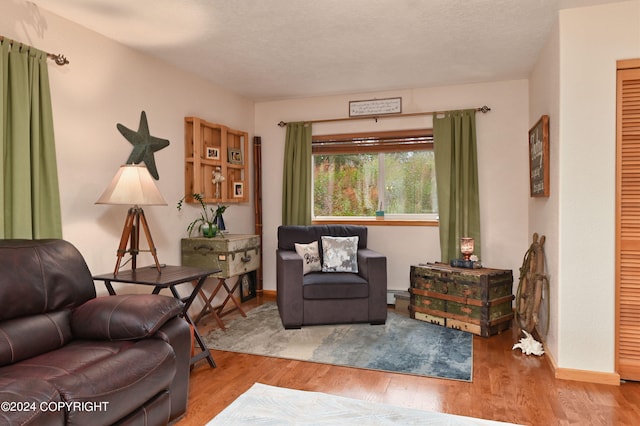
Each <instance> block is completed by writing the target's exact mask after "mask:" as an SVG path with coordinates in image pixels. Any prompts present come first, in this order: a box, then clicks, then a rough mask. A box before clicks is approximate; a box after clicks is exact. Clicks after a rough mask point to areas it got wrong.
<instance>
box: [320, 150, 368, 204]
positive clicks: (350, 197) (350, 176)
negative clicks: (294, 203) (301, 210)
mask: <svg viewBox="0 0 640 426" xmlns="http://www.w3.org/2000/svg"><path fill="white" fill-rule="evenodd" d="M313 162H314V168H313V173H314V174H313V214H314V216H373V215H374V214H375V211H376V210H377V206H378V188H377V186H378V154H348V155H314V156H313Z"/></svg>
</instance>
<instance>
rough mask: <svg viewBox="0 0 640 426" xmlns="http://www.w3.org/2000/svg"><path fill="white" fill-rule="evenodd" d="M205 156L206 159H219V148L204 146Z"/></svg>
mask: <svg viewBox="0 0 640 426" xmlns="http://www.w3.org/2000/svg"><path fill="white" fill-rule="evenodd" d="M206 148H207V149H206V152H205V157H206V158H207V160H219V159H220V148H216V147H214V146H208V147H206Z"/></svg>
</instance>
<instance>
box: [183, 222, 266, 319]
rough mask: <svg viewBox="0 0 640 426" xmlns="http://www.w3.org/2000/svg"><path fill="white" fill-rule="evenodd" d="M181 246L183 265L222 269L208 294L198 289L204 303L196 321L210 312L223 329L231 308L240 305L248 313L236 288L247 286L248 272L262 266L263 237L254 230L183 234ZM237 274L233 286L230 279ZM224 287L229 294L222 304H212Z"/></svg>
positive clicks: (240, 309)
mask: <svg viewBox="0 0 640 426" xmlns="http://www.w3.org/2000/svg"><path fill="white" fill-rule="evenodd" d="M181 250H182V264H183V265H188V266H195V267H214V268H218V269H219V272H218V273H216V274H214V275H213V277H216V278H218V285H217V286H216V288H215V289H214V290H213V292H212V293H211V294H210V295H209V296H208V297H207V295H206V294H205V293H204V292H203V291H202V290H199V294H200V296H201V298H202V300H203V302H204V306H203V307H202V310H201V311H200V313H199V314H198V315H197V316H196V317H195V322H196V323H197V322H198V321H200V319H201V318H202V317H203V316H205V315H207V314H211V315H213V317H214V319H215V320H216V322H217V323H218V326H219V327H220V328H221V329H223V330H224V329H225V326H224V323H223V322H222V317H223V316H224V315H226V314H228V313H229V312H232V311H234V310H236V309H237V310H238V311H239V312H240V314H241V315H242V316H243V317H246V316H247V315H246V313H245V312H244V310H243V309H242V307H241V305H240V302H239V301H238V298H237V297H236V296H235V292H236V290H237V289H238V288H239V287H241V286H243V287H244V286H245V285H244V284H243V283H246V282H247V280H248V279H249V273H251V272H253V271H255V270H256V269H258V267H259V266H260V254H261V253H260V237H259V236H258V235H252V234H223V235H221V236H218V237H214V238H183V239H182V241H181ZM236 276H237V277H238V279H237V280H236V282H235V284H234V285H233V286H231V285H230V284H229V281H228V280H229V279H230V278H232V277H236ZM254 285H255V283H254ZM221 290H224V291H225V292H226V297H225V299H224V301H223V302H222V304H220V305H219V306H213V300H214V298H215V297H216V295H217V294H218V293H219V292H220V291H221ZM242 291H243V289H241V292H242ZM241 294H242V293H241ZM229 302H232V303H233V306H232V307H231V308H230V309H227V310H226V311H225V306H226V305H227V303H229Z"/></svg>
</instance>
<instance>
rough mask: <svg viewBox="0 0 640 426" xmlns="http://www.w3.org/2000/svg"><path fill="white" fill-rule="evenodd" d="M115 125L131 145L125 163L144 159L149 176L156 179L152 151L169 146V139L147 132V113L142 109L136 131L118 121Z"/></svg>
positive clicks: (156, 172) (156, 171)
mask: <svg viewBox="0 0 640 426" xmlns="http://www.w3.org/2000/svg"><path fill="white" fill-rule="evenodd" d="M116 127H117V128H118V130H119V131H120V133H121V134H122V136H124V137H125V139H126V140H128V141H129V142H131V145H133V150H132V151H131V154H130V155H129V158H128V159H127V164H138V163H140V162H142V161H144V164H145V165H146V166H147V169H148V170H149V173H151V176H153V177H154V178H155V179H156V180H158V179H160V176H159V175H158V170H157V169H156V160H155V158H154V157H153V153H154V152H156V151H160V150H161V149H162V148H166V147H167V146H169V141H168V140H166V139H160V138H156V137H155V136H151V135H150V134H149V124H148V123H147V114H146V113H145V112H144V111H142V113H141V114H140V125H139V126H138V131H137V132H135V131H133V130H131V129H129V128H127V127H125V126H123V125H122V124H120V123H118V124H117V125H116Z"/></svg>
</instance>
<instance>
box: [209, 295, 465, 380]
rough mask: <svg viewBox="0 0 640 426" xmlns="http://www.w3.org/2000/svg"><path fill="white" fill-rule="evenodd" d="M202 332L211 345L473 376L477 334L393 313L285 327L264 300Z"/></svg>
mask: <svg viewBox="0 0 640 426" xmlns="http://www.w3.org/2000/svg"><path fill="white" fill-rule="evenodd" d="M225 326H226V327H227V329H226V330H220V329H214V330H212V331H211V332H210V333H209V334H207V335H206V336H205V337H204V340H205V343H206V344H207V347H208V348H210V349H218V350H222V351H231V352H242V353H248V354H254V355H262V356H270V357H277V358H287V359H296V360H302V361H312V362H320V363H325V364H333V365H341V366H348V367H357V368H366V369H371V370H383V371H390V372H395V373H406V374H414V375H419V376H429V377H439V378H444V379H454V380H462V381H471V379H472V371H473V335H471V334H469V333H466V332H463V331H460V330H454V329H450V328H445V327H441V326H438V325H434V324H429V323H426V322H423V321H418V320H414V319H411V318H408V317H406V316H402V315H399V314H396V313H394V312H389V314H388V317H387V322H386V324H384V325H370V324H348V325H323V326H308V327H302V329H299V330H285V329H284V327H283V326H282V323H281V321H280V316H279V314H278V308H277V305H276V304H275V303H266V304H264V305H261V306H259V307H257V308H255V309H253V310H251V311H250V312H248V313H247V317H246V318H237V319H234V320H232V321H230V322H228V323H227V324H225Z"/></svg>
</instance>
